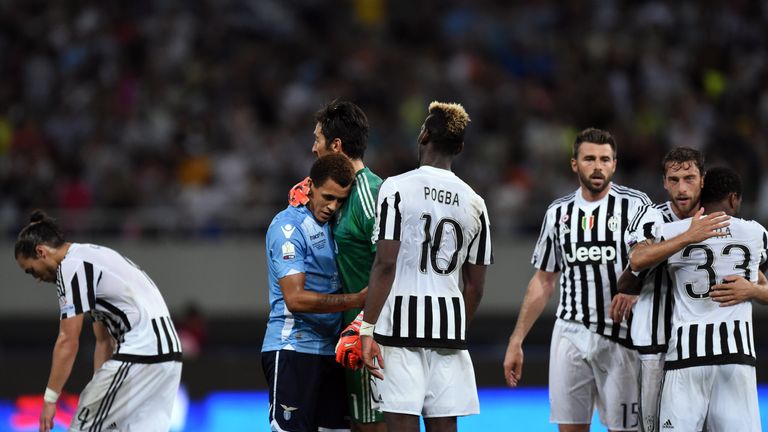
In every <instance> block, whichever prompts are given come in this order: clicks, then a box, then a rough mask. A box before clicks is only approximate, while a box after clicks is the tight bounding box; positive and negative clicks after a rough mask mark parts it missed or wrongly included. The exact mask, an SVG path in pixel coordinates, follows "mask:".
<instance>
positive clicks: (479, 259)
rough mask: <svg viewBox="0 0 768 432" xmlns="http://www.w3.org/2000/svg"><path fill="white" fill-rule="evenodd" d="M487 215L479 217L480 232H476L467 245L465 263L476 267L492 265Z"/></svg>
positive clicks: (483, 214)
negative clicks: (467, 250) (476, 265)
mask: <svg viewBox="0 0 768 432" xmlns="http://www.w3.org/2000/svg"><path fill="white" fill-rule="evenodd" d="M489 225H490V224H489V222H488V215H486V214H485V213H482V214H481V215H480V231H478V233H477V235H475V238H473V239H472V242H471V243H470V244H469V253H468V255H467V262H469V263H470V264H478V265H491V264H493V251H492V250H491V236H490V234H489V232H488V226H489Z"/></svg>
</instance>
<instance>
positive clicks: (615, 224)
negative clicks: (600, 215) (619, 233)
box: [608, 216, 619, 232]
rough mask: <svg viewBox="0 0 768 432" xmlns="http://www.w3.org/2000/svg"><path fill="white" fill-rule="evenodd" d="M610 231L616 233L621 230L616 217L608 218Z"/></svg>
mask: <svg viewBox="0 0 768 432" xmlns="http://www.w3.org/2000/svg"><path fill="white" fill-rule="evenodd" d="M608 229H609V230H611V231H614V232H615V231H616V230H617V229H619V220H618V219H616V216H611V217H609V218H608Z"/></svg>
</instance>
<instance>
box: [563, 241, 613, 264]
mask: <svg viewBox="0 0 768 432" xmlns="http://www.w3.org/2000/svg"><path fill="white" fill-rule="evenodd" d="M565 259H566V260H567V261H568V262H569V263H574V262H575V263H578V264H606V263H609V262H613V261H614V260H615V259H616V246H615V244H614V243H613V242H607V241H591V242H580V243H571V244H570V251H569V250H567V249H566V251H565Z"/></svg>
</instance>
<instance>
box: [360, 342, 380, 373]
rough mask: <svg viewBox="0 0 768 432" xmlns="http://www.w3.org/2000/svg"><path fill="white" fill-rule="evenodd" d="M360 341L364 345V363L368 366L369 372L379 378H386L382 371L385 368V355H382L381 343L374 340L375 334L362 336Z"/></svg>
mask: <svg viewBox="0 0 768 432" xmlns="http://www.w3.org/2000/svg"><path fill="white" fill-rule="evenodd" d="M360 341H361V343H362V345H363V363H365V367H366V368H368V372H370V373H371V375H373V376H375V377H376V378H378V379H382V380H383V379H384V374H383V373H381V371H382V370H383V369H384V357H383V356H382V355H381V349H380V348H379V344H377V343H376V341H375V340H373V336H361V337H360Z"/></svg>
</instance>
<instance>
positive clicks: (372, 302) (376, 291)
mask: <svg viewBox="0 0 768 432" xmlns="http://www.w3.org/2000/svg"><path fill="white" fill-rule="evenodd" d="M399 252H400V241H399V240H379V241H378V242H377V243H376V258H374V260H373V267H372V268H371V276H370V278H369V279H368V290H369V295H368V299H367V300H366V301H365V309H364V312H363V319H364V321H363V323H362V326H361V329H360V341H361V343H362V346H363V362H364V363H365V366H366V367H367V368H368V370H369V371H370V372H371V374H372V375H374V376H376V377H378V378H380V379H384V377H383V375H382V373H381V371H380V370H379V367H381V368H382V369H383V368H384V358H383V357H382V356H381V351H380V350H379V346H378V344H377V343H376V341H374V340H373V325H374V324H375V323H376V321H378V319H379V314H380V313H381V309H382V308H383V307H384V303H385V302H386V301H387V297H389V292H390V291H391V290H392V282H394V280H395V271H396V270H397V254H398V253H399ZM374 360H375V361H376V362H378V365H377V364H376V363H375V362H374Z"/></svg>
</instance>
